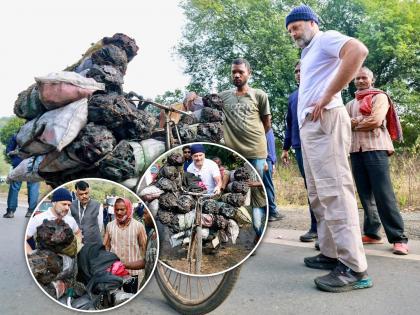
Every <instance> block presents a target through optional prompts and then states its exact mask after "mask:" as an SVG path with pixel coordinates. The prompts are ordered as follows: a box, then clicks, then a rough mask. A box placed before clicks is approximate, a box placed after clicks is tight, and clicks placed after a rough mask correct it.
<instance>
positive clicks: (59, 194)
mask: <svg viewBox="0 0 420 315" xmlns="http://www.w3.org/2000/svg"><path fill="white" fill-rule="evenodd" d="M51 201H52V202H57V201H73V199H72V198H71V194H70V192H69V191H68V190H67V189H65V188H58V189H57V190H56V191H54V192H53V195H52V198H51Z"/></svg>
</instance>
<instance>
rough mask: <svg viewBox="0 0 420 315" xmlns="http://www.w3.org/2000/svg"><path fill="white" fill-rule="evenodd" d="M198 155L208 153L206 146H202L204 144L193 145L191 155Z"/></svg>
mask: <svg viewBox="0 0 420 315" xmlns="http://www.w3.org/2000/svg"><path fill="white" fill-rule="evenodd" d="M196 153H206V149H205V148H204V145H202V144H193V145H192V146H191V155H194V154H196Z"/></svg>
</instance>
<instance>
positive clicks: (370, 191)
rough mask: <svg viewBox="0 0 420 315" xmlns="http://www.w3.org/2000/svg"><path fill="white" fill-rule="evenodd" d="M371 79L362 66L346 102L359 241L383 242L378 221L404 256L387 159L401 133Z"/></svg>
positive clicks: (386, 100)
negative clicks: (359, 211) (361, 218)
mask: <svg viewBox="0 0 420 315" xmlns="http://www.w3.org/2000/svg"><path fill="white" fill-rule="evenodd" d="M373 82H374V77H373V73H372V71H371V70H369V69H368V68H367V67H362V68H361V69H360V71H359V72H358V73H357V75H356V77H355V79H354V84H355V85H356V88H357V91H356V95H355V96H356V98H355V99H354V100H352V101H350V102H349V103H348V104H347V105H346V108H347V111H348V112H349V115H350V118H351V125H352V143H351V148H350V159H351V165H352V172H353V176H354V180H355V182H356V187H357V192H358V194H359V197H360V201H361V203H362V206H363V209H364V213H365V215H364V224H363V232H364V236H363V237H362V241H363V244H379V243H383V241H382V239H381V237H380V234H379V229H380V228H381V222H382V225H383V227H384V230H385V234H386V236H387V238H388V241H389V243H391V244H393V246H394V247H393V253H394V254H397V255H407V254H408V246H407V242H408V239H407V236H405V235H404V222H403V220H402V217H401V214H400V210H399V209H398V205H397V201H396V199H395V194H394V190H393V188H392V182H391V177H390V173H389V161H388V160H389V156H390V155H391V154H393V153H394V146H393V144H392V140H393V139H398V138H399V137H400V136H401V135H402V134H398V129H400V128H399V122H398V120H397V119H395V117H396V113H395V108H394V105H393V104H392V101H391V99H390V98H389V97H388V95H387V94H386V93H385V92H383V91H381V90H378V89H374V88H373ZM393 114H394V115H393ZM378 214H379V216H378Z"/></svg>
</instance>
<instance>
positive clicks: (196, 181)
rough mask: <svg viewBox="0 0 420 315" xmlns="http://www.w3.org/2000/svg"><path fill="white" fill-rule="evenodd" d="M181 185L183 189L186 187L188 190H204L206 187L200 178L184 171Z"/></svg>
mask: <svg viewBox="0 0 420 315" xmlns="http://www.w3.org/2000/svg"><path fill="white" fill-rule="evenodd" d="M182 187H184V189H186V190H187V191H189V192H204V191H206V187H205V186H204V184H203V182H202V181H201V178H200V177H198V176H195V175H194V174H193V173H189V172H185V173H184V175H183V177H182Z"/></svg>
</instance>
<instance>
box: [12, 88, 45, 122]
mask: <svg viewBox="0 0 420 315" xmlns="http://www.w3.org/2000/svg"><path fill="white" fill-rule="evenodd" d="M13 111H14V113H15V114H16V116H18V117H20V118H25V119H28V120H31V119H34V118H35V117H37V116H39V115H42V114H43V113H45V112H46V111H47V109H46V108H45V107H44V105H43V104H42V102H41V100H40V99H39V90H38V86H37V85H36V84H32V85H31V86H30V87H29V88H27V89H26V90H25V91H22V92H20V93H19V94H18V98H17V100H16V101H15V107H14V108H13Z"/></svg>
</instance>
